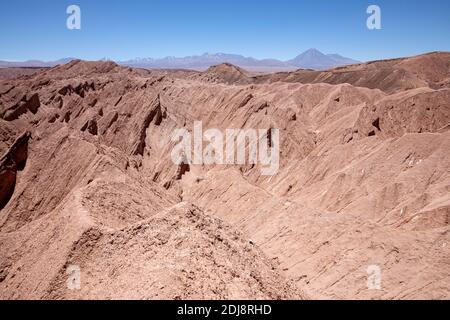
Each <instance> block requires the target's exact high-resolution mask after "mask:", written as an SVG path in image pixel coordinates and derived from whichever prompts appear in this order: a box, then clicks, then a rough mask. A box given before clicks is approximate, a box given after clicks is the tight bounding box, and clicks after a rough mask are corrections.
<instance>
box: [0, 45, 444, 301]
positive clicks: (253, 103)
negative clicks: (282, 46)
mask: <svg viewBox="0 0 450 320" xmlns="http://www.w3.org/2000/svg"><path fill="white" fill-rule="evenodd" d="M195 121H202V123H203V126H204V128H205V129H207V128H218V129H221V130H225V129H226V128H241V129H246V128H259V129H267V128H278V129H279V130H280V163H279V170H278V172H277V173H276V174H275V175H271V176H264V175H262V174H261V170H260V165H259V164H256V165H255V164H247V165H215V164H214V165H195V164H192V163H184V164H181V165H175V164H174V163H173V161H172V160H171V151H172V149H173V147H174V145H175V142H174V141H172V140H171V134H172V132H173V131H174V130H176V129H177V128H185V129H186V130H188V131H191V130H192V128H193V124H194V122H195ZM449 150H450V53H449V52H433V53H428V54H424V55H419V56H414V57H410V58H400V59H393V60H381V61H374V62H368V63H359V64H352V65H348V66H343V67H337V68H332V69H328V70H317V71H314V70H306V69H298V70H295V71H285V72H277V73H273V72H272V73H264V74H260V73H257V74H255V73H252V72H250V71H248V70H245V69H243V68H241V67H238V66H235V65H232V64H229V63H225V64H219V65H215V66H211V67H209V68H208V69H206V70H204V71H193V70H181V69H173V70H168V69H164V70H162V69H142V68H133V67H129V66H121V65H118V64H116V63H114V62H112V61H96V62H92V61H81V60H73V61H70V62H68V63H65V64H60V65H57V66H53V67H42V68H37V67H33V68H4V69H0V157H1V159H0V299H292V300H299V299H450V157H449ZM73 266H76V267H77V268H79V272H80V275H81V285H80V286H79V288H77V289H76V290H71V288H70V287H68V282H67V279H68V277H69V276H70V273H68V268H71V267H73ZM371 266H376V267H377V268H379V271H380V276H381V280H380V281H381V283H380V286H379V287H378V288H376V289H374V288H370V286H368V276H369V274H368V272H369V271H370V268H371Z"/></svg>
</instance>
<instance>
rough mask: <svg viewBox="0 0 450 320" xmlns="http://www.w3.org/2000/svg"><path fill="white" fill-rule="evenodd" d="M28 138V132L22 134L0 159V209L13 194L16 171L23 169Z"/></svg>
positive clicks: (26, 155)
mask: <svg viewBox="0 0 450 320" xmlns="http://www.w3.org/2000/svg"><path fill="white" fill-rule="evenodd" d="M30 136H31V134H30V132H25V133H23V134H22V135H21V136H20V137H19V138H17V140H16V141H15V142H14V143H13V144H12V146H11V147H10V148H9V149H8V150H7V151H6V153H5V154H4V155H3V157H2V158H1V159H0V181H1V182H0V209H3V208H4V207H5V206H6V204H7V203H8V201H9V200H10V199H11V197H12V195H13V193H14V188H15V185H16V176H17V171H20V170H23V168H24V167H25V164H26V162H27V158H28V140H29V139H30Z"/></svg>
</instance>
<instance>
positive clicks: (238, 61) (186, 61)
mask: <svg viewBox="0 0 450 320" xmlns="http://www.w3.org/2000/svg"><path fill="white" fill-rule="evenodd" d="M71 60H73V58H65V59H61V60H57V61H49V62H44V61H39V60H30V61H25V62H7V61H0V67H2V68H5V67H52V66H55V65H58V64H64V63H67V62H69V61H71ZM117 63H118V64H120V65H123V66H129V67H138V68H155V69H194V70H203V69H207V68H209V67H211V66H213V65H217V64H221V63H231V64H233V65H235V66H238V67H241V68H243V69H247V70H255V71H256V70H261V71H269V70H294V69H313V70H325V69H330V68H333V67H337V66H342V65H349V64H355V63H359V61H357V60H353V59H350V58H346V57H343V56H341V55H339V54H324V53H322V52H320V51H319V50H317V49H309V50H307V51H305V52H303V53H302V54H300V55H298V56H297V57H295V58H294V59H292V60H288V61H280V60H277V59H262V60H258V59H255V58H252V57H244V56H242V55H238V54H226V53H214V54H211V53H205V54H203V55H199V56H188V57H165V58H162V59H153V58H137V59H133V60H128V61H117Z"/></svg>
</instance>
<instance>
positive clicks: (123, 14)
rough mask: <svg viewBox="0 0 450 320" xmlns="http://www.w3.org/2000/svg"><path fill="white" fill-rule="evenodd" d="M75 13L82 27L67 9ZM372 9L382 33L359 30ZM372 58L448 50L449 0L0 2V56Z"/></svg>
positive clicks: (449, 38)
mask: <svg viewBox="0 0 450 320" xmlns="http://www.w3.org/2000/svg"><path fill="white" fill-rule="evenodd" d="M70 4H77V5H79V6H80V7H81V14H82V17H81V19H82V23H81V30H68V29H67V28H66V19H67V17H68V15H67V14H66V8H67V6H68V5H70ZM369 4H376V5H379V6H380V7H381V10H382V28H383V29H382V30H375V31H370V30H368V29H367V28H366V20H367V17H368V14H367V13H366V9H367V6H368V5H369ZM312 47H314V48H317V49H319V50H321V51H323V52H325V53H340V54H342V55H345V56H348V57H351V58H355V59H359V60H363V61H366V60H373V59H381V58H389V57H399V56H408V55H415V54H419V53H423V52H428V51H436V50H440V51H450V1H449V0H426V1H424V0H422V1H418V0H372V1H365V0H335V1H331V0H308V1H306V0H291V1H288V0H272V1H265V0H241V1H235V0H226V1H225V0H207V1H203V0H201V1H200V0H199V1H188V0H184V1H181V0H179V1H168V0H165V1H162V0H129V1H125V0H108V1H106V0H70V1H66V0H39V1H36V0H28V1H26V0H12V1H6V0H2V1H1V2H0V60H16V61H18V60H27V59H41V60H55V59H59V58H63V57H77V58H81V59H90V60H97V59H101V58H104V57H106V58H111V59H114V60H126V59H131V58H135V57H155V58H158V57H164V56H186V55H196V54H202V53H204V52H225V53H239V54H243V55H246V56H253V57H255V58H267V57H270V58H278V59H283V60H286V59H290V58H293V57H294V56H296V55H297V54H299V53H300V52H302V51H304V50H306V49H308V48H312Z"/></svg>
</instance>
